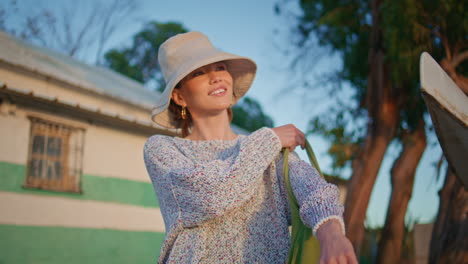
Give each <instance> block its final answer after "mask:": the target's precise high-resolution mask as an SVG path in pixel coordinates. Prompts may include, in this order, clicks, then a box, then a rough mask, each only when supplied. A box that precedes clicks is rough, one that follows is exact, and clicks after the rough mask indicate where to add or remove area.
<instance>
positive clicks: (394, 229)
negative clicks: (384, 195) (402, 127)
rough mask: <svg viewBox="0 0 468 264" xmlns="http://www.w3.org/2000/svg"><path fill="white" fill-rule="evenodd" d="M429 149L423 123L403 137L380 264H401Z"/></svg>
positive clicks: (393, 177)
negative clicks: (420, 169)
mask: <svg viewBox="0 0 468 264" xmlns="http://www.w3.org/2000/svg"><path fill="white" fill-rule="evenodd" d="M425 149H426V132H425V127H424V121H423V120H422V119H421V121H420V123H419V125H418V127H417V128H416V130H415V131H413V132H412V133H408V134H405V135H404V136H403V150H402V151H401V153H400V157H399V158H398V159H397V160H396V161H395V163H394V165H393V168H392V171H391V173H392V195H391V198H390V205H389V207H388V211H387V219H386V220H385V226H384V228H383V230H382V234H381V238H380V241H379V251H378V255H377V263H382V264H393V263H401V261H400V258H401V251H402V244H403V235H404V232H405V214H406V209H407V207H408V202H409V200H410V198H411V195H412V192H413V183H414V175H415V172H416V168H417V167H418V164H419V161H420V160H421V156H422V154H423V152H424V150H425Z"/></svg>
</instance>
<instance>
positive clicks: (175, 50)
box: [144, 32, 357, 263]
mask: <svg viewBox="0 0 468 264" xmlns="http://www.w3.org/2000/svg"><path fill="white" fill-rule="evenodd" d="M158 56H159V57H158V59H159V64H160V66H161V69H162V72H163V75H164V79H165V81H166V88H165V90H164V92H163V93H162V96H161V101H160V102H158V104H157V106H156V107H155V108H154V110H153V114H152V116H153V120H154V121H155V122H156V123H157V124H159V125H161V126H163V127H166V128H176V129H179V130H182V131H181V134H182V137H174V138H172V137H168V136H162V135H155V136H152V137H151V138H149V139H148V141H147V142H146V144H145V147H144V158H145V163H146V167H147V170H148V173H149V175H150V177H151V180H152V182H153V186H154V189H155V192H156V194H157V196H158V200H159V204H160V208H161V212H162V215H163V218H164V222H165V226H166V237H165V240H164V243H163V245H162V248H161V254H160V257H159V262H160V263H192V262H193V263H199V262H201V263H285V261H286V259H287V254H288V250H289V245H290V241H289V240H290V238H289V232H288V226H289V222H290V212H289V204H288V200H287V193H286V191H285V186H284V182H283V176H282V166H281V164H282V160H281V154H280V151H281V149H282V148H284V147H286V148H290V149H291V150H294V148H295V147H296V146H301V147H304V145H305V138H304V134H303V133H302V132H301V131H299V130H298V129H297V128H295V127H294V126H293V125H286V126H282V127H277V128H273V129H270V128H262V129H259V130H257V131H255V132H253V133H252V134H250V135H249V136H243V135H236V134H235V133H234V132H233V131H232V130H231V128H230V121H231V119H232V111H231V109H230V107H231V106H232V105H233V104H234V103H236V102H237V101H238V100H239V99H240V98H241V97H242V96H243V95H244V94H245V93H246V92H247V90H248V89H249V88H250V86H251V84H252V82H253V79H254V77H255V73H256V64H255V63H254V62H253V61H252V60H250V59H248V58H245V57H240V56H237V55H233V54H229V53H225V52H221V51H219V50H217V49H215V48H214V47H213V46H212V44H211V43H210V41H209V40H208V38H207V37H206V36H205V35H203V34H202V33H200V32H189V33H185V34H179V35H176V36H174V37H172V38H170V39H168V40H167V41H166V42H164V43H163V44H162V45H161V47H160V49H159V55H158ZM289 166H290V174H291V175H290V178H291V183H292V187H293V190H294V193H295V195H296V197H297V199H298V201H299V203H300V206H301V208H300V213H301V218H302V220H303V221H304V222H305V223H306V224H307V225H309V226H311V227H312V228H313V231H314V234H315V235H316V236H317V238H318V239H319V241H320V243H321V262H323V263H357V262H356V258H355V256H354V252H353V249H352V246H351V244H350V242H349V241H348V240H347V239H346V237H345V236H344V225H343V220H342V211H343V208H342V206H341V205H340V204H339V202H338V195H339V193H338V189H337V188H336V186H334V185H331V184H327V183H326V182H325V181H324V180H323V179H321V178H320V176H319V175H318V173H317V171H316V170H315V169H314V168H312V167H311V166H310V165H308V164H307V163H305V162H303V161H301V160H300V159H299V158H298V156H297V155H296V154H295V153H294V152H293V153H292V155H290V161H289Z"/></svg>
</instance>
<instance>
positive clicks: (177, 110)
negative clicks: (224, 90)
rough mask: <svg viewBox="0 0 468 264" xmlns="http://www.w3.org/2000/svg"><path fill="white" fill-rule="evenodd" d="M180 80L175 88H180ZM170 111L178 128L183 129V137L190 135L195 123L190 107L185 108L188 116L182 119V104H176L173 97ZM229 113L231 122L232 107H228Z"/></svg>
mask: <svg viewBox="0 0 468 264" xmlns="http://www.w3.org/2000/svg"><path fill="white" fill-rule="evenodd" d="M180 86H181V84H180V82H179V83H178V84H177V85H176V86H175V87H174V89H180ZM168 109H169V111H170V112H171V113H172V114H173V116H174V119H175V120H174V121H175V122H176V127H177V128H178V129H182V137H186V136H188V135H189V134H190V133H189V132H190V129H191V128H192V125H193V119H192V115H191V114H190V112H189V110H188V109H185V113H186V117H185V119H182V106H180V105H178V104H176V102H174V100H172V99H171V101H170V103H169V107H168ZM227 114H228V117H229V122H231V121H232V118H233V113H232V109H231V107H229V108H228V109H227Z"/></svg>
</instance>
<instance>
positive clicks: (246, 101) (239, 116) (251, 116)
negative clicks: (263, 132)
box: [232, 96, 274, 132]
mask: <svg viewBox="0 0 468 264" xmlns="http://www.w3.org/2000/svg"><path fill="white" fill-rule="evenodd" d="M232 112H233V119H232V123H233V124H235V125H238V126H240V127H242V128H244V129H245V130H247V131H250V132H253V131H255V130H257V129H259V128H261V127H264V126H266V127H273V126H274V123H273V120H272V119H271V117H269V116H268V115H266V114H265V113H263V110H262V106H261V105H260V103H258V102H257V101H256V100H255V99H253V98H250V97H247V96H246V97H244V98H243V99H242V100H241V101H239V102H238V103H237V104H236V105H234V107H233V108H232Z"/></svg>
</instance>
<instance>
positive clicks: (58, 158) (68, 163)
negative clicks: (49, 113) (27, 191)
mask: <svg viewBox="0 0 468 264" xmlns="http://www.w3.org/2000/svg"><path fill="white" fill-rule="evenodd" d="M30 120H31V136H30V141H29V158H28V169H27V177H26V183H25V185H24V186H25V187H27V188H37V189H45V190H52V191H63V192H81V188H80V179H81V172H82V159H83V157H82V156H83V146H84V130H83V129H81V128H74V127H71V126H67V125H64V124H60V123H58V122H52V121H49V120H45V119H42V118H37V117H30Z"/></svg>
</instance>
